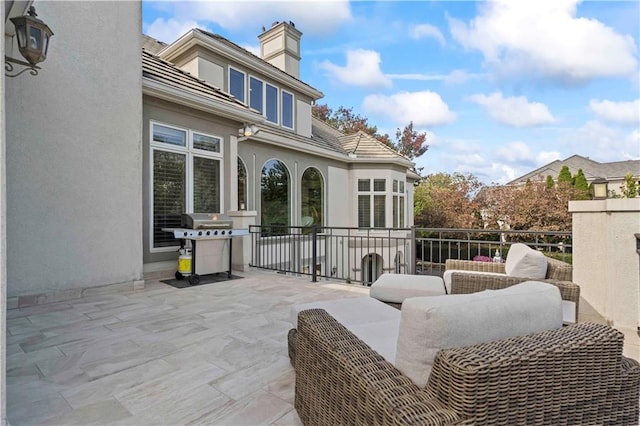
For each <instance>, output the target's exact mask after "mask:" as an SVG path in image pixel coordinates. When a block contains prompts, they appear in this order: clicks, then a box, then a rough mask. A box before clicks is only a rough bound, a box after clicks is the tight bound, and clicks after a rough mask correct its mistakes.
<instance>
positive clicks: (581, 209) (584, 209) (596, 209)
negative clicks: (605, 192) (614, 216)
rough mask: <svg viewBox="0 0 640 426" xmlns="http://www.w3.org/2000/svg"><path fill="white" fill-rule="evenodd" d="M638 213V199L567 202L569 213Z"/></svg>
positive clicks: (639, 207) (639, 203)
mask: <svg viewBox="0 0 640 426" xmlns="http://www.w3.org/2000/svg"><path fill="white" fill-rule="evenodd" d="M637 211H640V198H639V197H636V198H608V199H606V200H579V201H578V200H576V201H569V213H604V212H607V213H608V212H637Z"/></svg>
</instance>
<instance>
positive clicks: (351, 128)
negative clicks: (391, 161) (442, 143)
mask: <svg viewBox="0 0 640 426" xmlns="http://www.w3.org/2000/svg"><path fill="white" fill-rule="evenodd" d="M311 113H312V114H313V116H314V117H316V118H318V119H320V120H322V121H324V122H326V123H328V124H330V125H331V126H333V127H335V128H336V129H338V130H340V131H341V132H343V133H344V134H346V135H351V134H354V133H357V132H359V131H362V132H364V133H366V134H368V135H370V136H372V137H374V138H376V139H377V140H378V141H380V142H382V143H383V144H385V145H386V146H388V147H389V148H391V149H394V150H396V151H397V152H399V153H400V154H402V155H405V156H406V157H408V158H409V159H411V160H413V159H414V158H417V157H419V156H421V155H422V154H424V153H425V152H426V151H427V149H428V148H429V145H426V144H425V141H426V140H427V134H426V132H423V133H418V132H417V131H415V130H414V129H413V122H412V121H411V122H409V124H408V125H406V126H405V127H404V129H403V130H400V129H397V131H396V141H395V142H393V141H392V140H391V138H390V137H389V135H387V134H386V133H385V134H380V133H378V128H377V127H376V126H373V125H370V124H369V120H368V119H367V118H366V117H362V116H361V115H359V114H356V113H354V112H353V108H345V107H343V106H341V107H339V108H338V109H337V110H336V111H334V110H333V109H331V108H330V107H329V106H328V105H326V104H318V105H314V106H313V107H312V109H311Z"/></svg>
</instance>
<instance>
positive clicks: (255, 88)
mask: <svg viewBox="0 0 640 426" xmlns="http://www.w3.org/2000/svg"><path fill="white" fill-rule="evenodd" d="M262 87H263V84H262V81H260V80H258V79H257V78H255V77H249V106H250V107H251V108H253V109H255V110H257V111H260V113H261V114H262V112H263V110H262V101H263V99H262V97H263V93H262Z"/></svg>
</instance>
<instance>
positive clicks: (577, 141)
mask: <svg viewBox="0 0 640 426" xmlns="http://www.w3.org/2000/svg"><path fill="white" fill-rule="evenodd" d="M564 139H565V141H566V143H567V144H568V146H569V147H570V148H571V149H573V151H574V153H575V154H580V153H593V155H592V157H593V158H594V159H597V161H623V160H638V159H640V131H638V129H634V130H633V131H631V132H624V131H622V130H620V129H618V128H614V127H609V126H607V125H606V124H603V123H601V122H599V121H595V120H594V121H588V122H587V123H585V125H584V126H582V127H581V128H579V129H572V130H571V131H570V132H568V133H567V134H566V135H565V137H564Z"/></svg>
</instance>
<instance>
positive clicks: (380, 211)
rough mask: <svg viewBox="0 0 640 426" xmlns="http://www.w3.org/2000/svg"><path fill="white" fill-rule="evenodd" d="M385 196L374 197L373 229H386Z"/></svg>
mask: <svg viewBox="0 0 640 426" xmlns="http://www.w3.org/2000/svg"><path fill="white" fill-rule="evenodd" d="M385 197H386V196H385V195H374V196H373V227H374V228H384V227H385V208H384V203H385Z"/></svg>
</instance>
